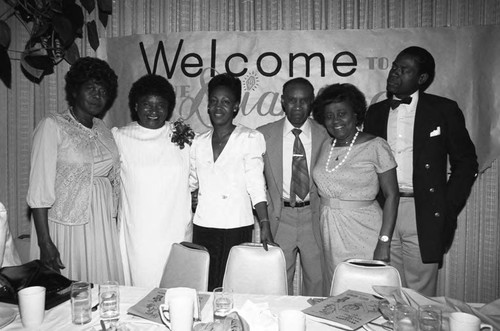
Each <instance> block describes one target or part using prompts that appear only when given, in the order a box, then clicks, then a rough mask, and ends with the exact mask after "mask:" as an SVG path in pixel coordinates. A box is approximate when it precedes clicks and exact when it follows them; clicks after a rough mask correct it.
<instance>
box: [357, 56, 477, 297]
mask: <svg viewBox="0 0 500 331" xmlns="http://www.w3.org/2000/svg"><path fill="white" fill-rule="evenodd" d="M434 72H435V62H434V58H433V57H432V55H431V54H430V53H429V52H428V51H427V50H425V49H423V48H421V47H416V46H412V47H409V48H406V49H404V50H403V51H401V52H400V53H399V54H398V56H397V57H396V60H394V62H393V64H392V68H391V70H390V72H389V76H388V77H387V88H386V89H387V96H388V99H387V100H384V101H381V102H378V103H376V104H374V105H372V106H370V108H369V109H368V112H367V115H366V119H365V123H364V131H365V132H369V133H372V134H375V135H377V136H380V137H382V138H385V139H387V141H388V143H389V145H390V146H391V149H392V152H393V153H394V156H395V158H396V162H397V163H398V168H397V175H398V184H399V189H400V196H401V199H400V203H399V210H398V218H397V222H396V229H395V230H394V236H393V238H392V242H391V245H392V247H391V263H392V265H394V266H395V267H396V268H397V269H398V270H399V272H400V274H401V278H402V281H403V286H405V287H410V288H412V289H414V290H416V291H419V292H420V293H422V294H425V295H429V296H434V295H436V284H437V275H438V268H439V266H440V265H441V264H442V262H443V255H444V254H445V253H446V252H447V251H448V249H449V248H450V246H451V243H452V241H453V237H454V234H455V229H456V227H457V216H458V214H459V213H460V211H461V210H462V208H463V207H464V205H465V203H466V201H467V197H468V196H469V194H470V190H471V187H472V185H473V183H474V181H475V179H476V177H477V168H478V164H477V157H476V152H475V148H474V144H473V143H472V141H471V139H470V137H469V133H468V132H467V129H466V127H465V120H464V116H463V114H462V112H461V110H460V108H459V107H458V105H457V103H456V102H455V101H452V100H449V99H446V98H443V97H440V96H436V95H431V94H426V93H424V90H425V89H426V88H427V87H428V86H429V85H430V84H431V82H432V81H433V79H434ZM447 160H449V164H450V174H449V177H448V175H447Z"/></svg>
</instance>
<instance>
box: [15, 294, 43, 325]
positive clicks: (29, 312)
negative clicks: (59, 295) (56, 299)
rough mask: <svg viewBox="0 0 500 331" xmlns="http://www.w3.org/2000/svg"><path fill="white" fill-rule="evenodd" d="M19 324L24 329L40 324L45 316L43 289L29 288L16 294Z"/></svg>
mask: <svg viewBox="0 0 500 331" xmlns="http://www.w3.org/2000/svg"><path fill="white" fill-rule="evenodd" d="M17 297H18V299H19V312H20V313H21V322H22V323H23V326H24V327H25V328H30V327H36V326H39V325H41V324H42V322H43V318H44V316H45V287H43V286H30V287H26V288H23V289H22V290H20V291H19V292H17Z"/></svg>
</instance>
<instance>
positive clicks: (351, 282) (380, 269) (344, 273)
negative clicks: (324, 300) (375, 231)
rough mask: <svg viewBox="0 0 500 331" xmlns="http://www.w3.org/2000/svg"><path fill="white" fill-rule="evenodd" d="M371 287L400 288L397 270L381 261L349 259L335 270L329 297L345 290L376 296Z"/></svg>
mask: <svg viewBox="0 0 500 331" xmlns="http://www.w3.org/2000/svg"><path fill="white" fill-rule="evenodd" d="M373 285H382V286H397V287H401V277H400V275H399V272H398V270H397V269H396V268H394V267H393V266H390V265H388V264H387V263H385V262H383V261H376V260H362V259H349V260H346V261H344V262H341V263H339V264H338V265H337V267H336V268H335V271H334V273H333V279H332V286H331V288H330V295H331V296H333V295H338V294H341V293H342V292H344V291H346V290H355V291H360V292H366V293H371V294H375V295H377V293H376V292H375V291H374V290H373V288H372V286H373Z"/></svg>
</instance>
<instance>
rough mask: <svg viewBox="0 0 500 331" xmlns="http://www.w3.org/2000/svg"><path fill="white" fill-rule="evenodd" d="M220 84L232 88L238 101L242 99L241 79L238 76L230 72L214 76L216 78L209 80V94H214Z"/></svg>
mask: <svg viewBox="0 0 500 331" xmlns="http://www.w3.org/2000/svg"><path fill="white" fill-rule="evenodd" d="M220 86H224V87H227V88H228V89H229V90H231V92H233V94H234V97H235V98H236V101H237V102H240V101H241V80H240V79H239V78H238V77H235V76H233V75H231V74H228V73H223V74H219V75H216V76H214V78H212V79H211V80H210V81H209V82H208V95H209V96H210V94H212V92H213V91H214V90H215V89H216V88H217V87H220Z"/></svg>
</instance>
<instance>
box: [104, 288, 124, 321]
mask: <svg viewBox="0 0 500 331" xmlns="http://www.w3.org/2000/svg"><path fill="white" fill-rule="evenodd" d="M99 315H100V316H101V319H103V320H117V319H118V318H119V317H120V286H119V285H118V282H115V281H107V282H105V283H103V284H101V285H99Z"/></svg>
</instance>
